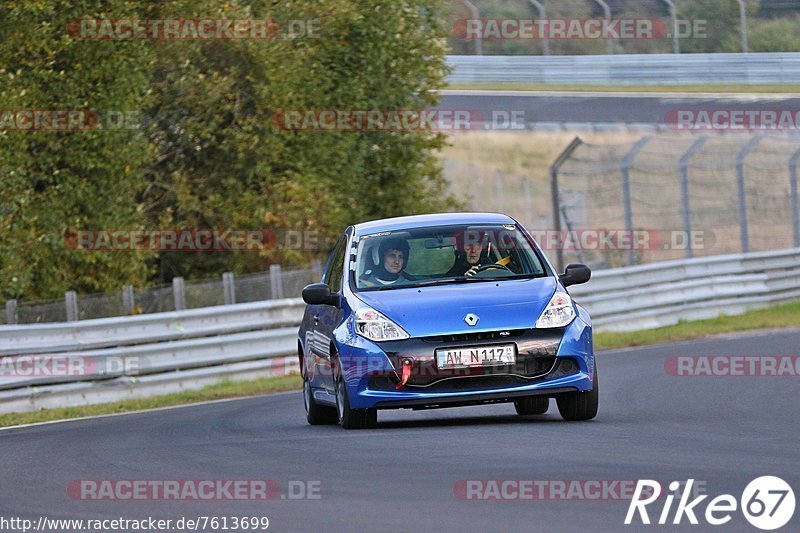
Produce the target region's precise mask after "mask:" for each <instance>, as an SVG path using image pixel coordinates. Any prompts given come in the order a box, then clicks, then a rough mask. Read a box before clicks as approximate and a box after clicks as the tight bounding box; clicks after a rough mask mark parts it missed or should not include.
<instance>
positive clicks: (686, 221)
mask: <svg viewBox="0 0 800 533" xmlns="http://www.w3.org/2000/svg"><path fill="white" fill-rule="evenodd" d="M706 141H708V137H706V136H705V135H704V136H702V137H700V138H699V139H697V140H696V141H695V142H693V143H692V145H691V146H690V147H689V149H688V150H686V152H685V153H684V154H683V156H681V166H680V170H681V204H682V206H683V231H684V232H685V233H686V238H687V239H688V240H687V246H686V258H687V259H691V258H692V257H694V249H693V248H692V241H693V239H692V212H691V205H690V204H689V162H690V161H691V160H692V158H693V157H694V156H695V154H697V152H699V151H700V149H701V148H703V145H704V144H705V143H706Z"/></svg>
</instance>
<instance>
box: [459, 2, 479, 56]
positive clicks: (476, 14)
mask: <svg viewBox="0 0 800 533" xmlns="http://www.w3.org/2000/svg"><path fill="white" fill-rule="evenodd" d="M463 2H464V5H465V6H467V9H469V12H470V13H471V14H472V18H473V19H479V18H481V12H480V11H478V8H477V7H475V4H473V3H472V2H470V1H469V0H463ZM475 55H478V56H482V55H483V36H482V35H478V37H477V38H476V39H475Z"/></svg>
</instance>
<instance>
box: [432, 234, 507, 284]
mask: <svg viewBox="0 0 800 533" xmlns="http://www.w3.org/2000/svg"><path fill="white" fill-rule="evenodd" d="M476 237H477V238H476ZM455 239H456V244H455V246H454V248H453V251H454V252H455V255H456V260H455V263H454V264H453V266H452V268H450V270H448V271H447V273H446V274H445V276H446V277H450V276H453V277H458V276H466V277H472V276H474V275H475V274H477V273H478V269H479V268H481V266H484V265H498V266H500V267H504V268H506V269H508V267H507V265H508V264H509V263H510V262H511V257H510V256H509V257H504V258H503V259H501V260H500V261H498V262H497V263H492V262H491V261H490V260H489V252H490V251H491V245H489V246H484V241H485V240H486V233H484V232H480V233H478V234H477V235H476V234H472V235H468V234H466V233H465V234H461V235H456V237H455Z"/></svg>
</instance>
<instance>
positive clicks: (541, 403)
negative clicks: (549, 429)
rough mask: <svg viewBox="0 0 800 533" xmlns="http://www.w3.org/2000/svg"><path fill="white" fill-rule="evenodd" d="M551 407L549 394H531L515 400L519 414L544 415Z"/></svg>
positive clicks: (515, 406) (515, 407)
mask: <svg viewBox="0 0 800 533" xmlns="http://www.w3.org/2000/svg"><path fill="white" fill-rule="evenodd" d="M549 408H550V398H548V397H547V396H531V397H529V398H520V399H519V400H514V409H516V410H517V414H518V415H543V414H545V413H546V412H547V410H548V409H549Z"/></svg>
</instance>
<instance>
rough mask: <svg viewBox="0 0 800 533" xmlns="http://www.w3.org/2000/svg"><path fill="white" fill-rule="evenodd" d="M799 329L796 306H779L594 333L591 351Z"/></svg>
mask: <svg viewBox="0 0 800 533" xmlns="http://www.w3.org/2000/svg"><path fill="white" fill-rule="evenodd" d="M797 326H800V302H793V303H789V304H784V305H779V306H775V307H771V308H768V309H762V310H758V311H748V312H747V313H744V314H741V315H736V316H721V317H718V318H711V319H708V320H697V321H694V322H680V323H678V324H675V325H674V326H666V327H663V328H657V329H648V330H641V331H629V332H619V333H597V334H595V336H594V340H595V348H596V349H598V350H612V349H617V348H628V347H632V346H645V345H648V344H664V343H669V342H677V341H686V340H692V339H702V338H705V337H709V336H712V335H720V334H724V333H734V332H737V331H750V330H757V329H777V328H789V327H797Z"/></svg>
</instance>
